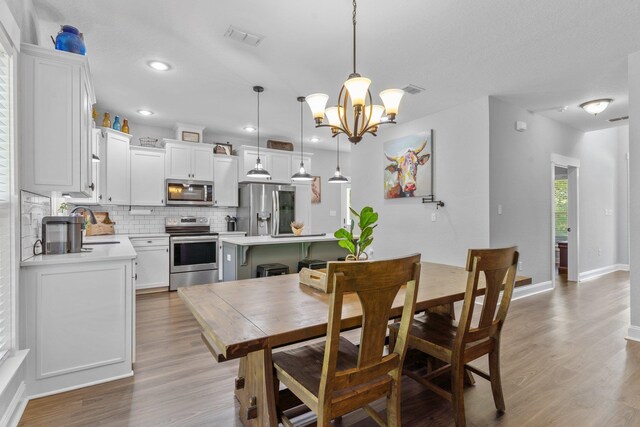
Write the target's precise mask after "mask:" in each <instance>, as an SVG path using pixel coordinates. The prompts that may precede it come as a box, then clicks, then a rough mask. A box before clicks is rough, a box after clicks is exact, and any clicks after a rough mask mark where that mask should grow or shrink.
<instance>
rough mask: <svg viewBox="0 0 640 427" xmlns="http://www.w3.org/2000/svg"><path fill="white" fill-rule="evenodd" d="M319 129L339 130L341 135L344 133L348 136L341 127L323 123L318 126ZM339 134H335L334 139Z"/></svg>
mask: <svg viewBox="0 0 640 427" xmlns="http://www.w3.org/2000/svg"><path fill="white" fill-rule="evenodd" d="M316 127H317V128H331V130H334V129H337V130H338V132H339V133H344V134H346V135H348V133H347V131H346V130H344V128H342V127H340V126H334V125H328V124H324V123H321V124H319V125H316ZM336 135H337V133H335V134H333V135H332V137H334V136H336Z"/></svg>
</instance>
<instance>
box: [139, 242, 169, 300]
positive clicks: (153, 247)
mask: <svg viewBox="0 0 640 427" xmlns="http://www.w3.org/2000/svg"><path fill="white" fill-rule="evenodd" d="M130 240H131V244H132V245H133V248H134V249H135V251H136V254H138V258H137V259H136V261H135V262H136V273H135V276H134V278H135V286H136V289H148V288H161V287H169V238H168V237H155V238H143V237H132V238H130Z"/></svg>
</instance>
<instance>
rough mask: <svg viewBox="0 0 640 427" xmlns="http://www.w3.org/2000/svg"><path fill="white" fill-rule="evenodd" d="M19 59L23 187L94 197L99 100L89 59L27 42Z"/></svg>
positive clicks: (42, 192)
mask: <svg viewBox="0 0 640 427" xmlns="http://www.w3.org/2000/svg"><path fill="white" fill-rule="evenodd" d="M19 61H20V62H19V75H20V79H19V82H20V89H19V95H18V96H19V99H20V103H19V104H20V108H21V110H20V116H21V120H20V123H21V129H20V137H21V141H20V150H21V152H20V158H21V162H22V180H21V188H22V189H24V190H29V191H33V192H35V193H38V194H48V193H49V192H51V191H59V192H61V193H63V194H69V195H71V196H73V197H92V196H93V190H92V187H91V184H92V181H91V178H92V169H93V163H92V161H91V140H92V138H91V134H92V127H93V119H92V117H91V111H92V106H93V104H95V102H96V101H95V94H94V90H93V84H92V82H91V73H90V70H89V62H88V60H87V57H86V56H83V55H75V54H71V53H67V52H61V51H58V50H53V49H47V48H43V47H40V46H33V45H29V44H23V45H22V47H21V51H20V58H19ZM93 184H94V187H93V188H95V183H93Z"/></svg>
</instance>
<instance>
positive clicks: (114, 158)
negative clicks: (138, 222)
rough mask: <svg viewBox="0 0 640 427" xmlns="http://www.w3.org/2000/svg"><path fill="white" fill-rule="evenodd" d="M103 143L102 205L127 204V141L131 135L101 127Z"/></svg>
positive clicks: (128, 187)
mask: <svg viewBox="0 0 640 427" xmlns="http://www.w3.org/2000/svg"><path fill="white" fill-rule="evenodd" d="M102 130H103V143H102V145H101V148H102V150H101V153H100V162H105V164H104V166H102V167H101V168H100V171H101V173H100V192H101V193H102V196H103V197H102V200H101V203H100V204H102V205H129V204H130V200H131V197H130V193H131V188H130V179H131V163H130V158H129V142H130V141H131V135H128V134H126V133H122V132H119V131H117V130H113V129H109V128H102Z"/></svg>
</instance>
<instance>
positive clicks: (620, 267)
mask: <svg viewBox="0 0 640 427" xmlns="http://www.w3.org/2000/svg"><path fill="white" fill-rule="evenodd" d="M614 271H629V264H613V265H608V266H606V267H601V268H596V269H594V270H589V271H584V272H582V273H580V274H579V275H578V281H579V282H582V281H585V280H591V279H596V278H598V277H602V276H604V275H605V274H609V273H613V272H614Z"/></svg>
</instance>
